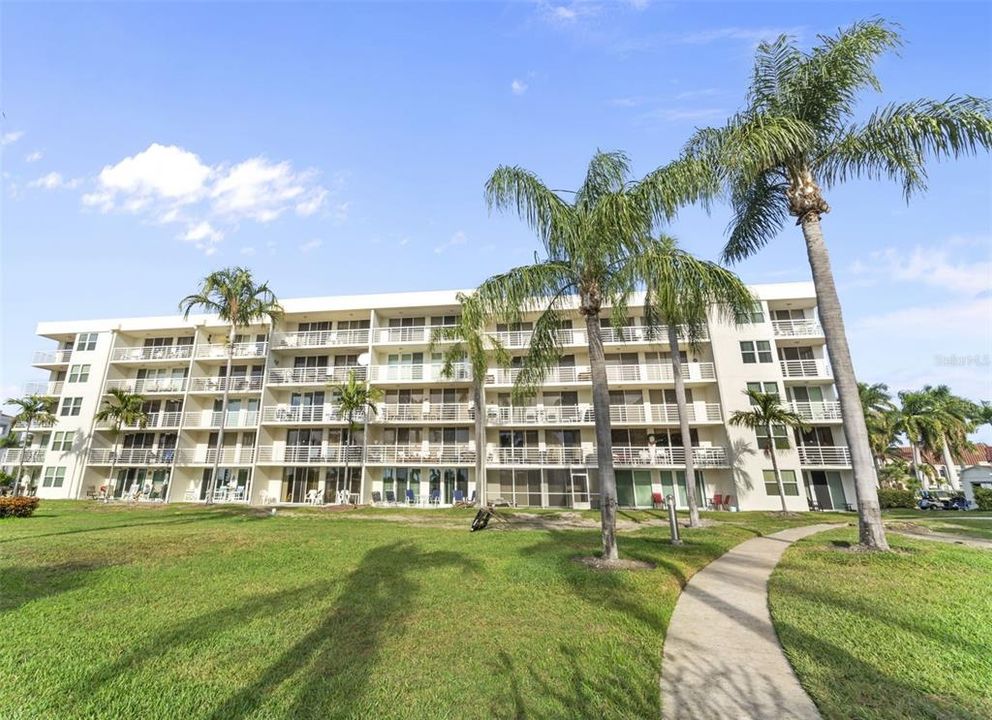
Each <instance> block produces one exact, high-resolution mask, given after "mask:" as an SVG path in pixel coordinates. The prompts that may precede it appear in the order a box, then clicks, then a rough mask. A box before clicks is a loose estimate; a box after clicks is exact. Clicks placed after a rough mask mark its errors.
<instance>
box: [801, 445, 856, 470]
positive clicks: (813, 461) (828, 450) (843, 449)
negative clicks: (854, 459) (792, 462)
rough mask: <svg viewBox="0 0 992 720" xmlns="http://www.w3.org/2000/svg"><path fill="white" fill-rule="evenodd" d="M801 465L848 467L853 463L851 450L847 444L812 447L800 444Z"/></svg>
mask: <svg viewBox="0 0 992 720" xmlns="http://www.w3.org/2000/svg"><path fill="white" fill-rule="evenodd" d="M796 449H797V450H798V451H799V464H800V465H837V466H841V467H847V466H849V465H850V464H851V451H850V449H849V448H848V447H847V446H846V445H838V446H821V447H812V446H809V445H800V446H799V447H798V448H796Z"/></svg>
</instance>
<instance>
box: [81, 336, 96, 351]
mask: <svg viewBox="0 0 992 720" xmlns="http://www.w3.org/2000/svg"><path fill="white" fill-rule="evenodd" d="M76 349H77V350H96V333H79V334H78V335H77V336H76Z"/></svg>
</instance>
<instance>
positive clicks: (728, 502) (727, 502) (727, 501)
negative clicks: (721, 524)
mask: <svg viewBox="0 0 992 720" xmlns="http://www.w3.org/2000/svg"><path fill="white" fill-rule="evenodd" d="M733 508H734V496H733V495H724V496H723V509H724V510H732V509H733Z"/></svg>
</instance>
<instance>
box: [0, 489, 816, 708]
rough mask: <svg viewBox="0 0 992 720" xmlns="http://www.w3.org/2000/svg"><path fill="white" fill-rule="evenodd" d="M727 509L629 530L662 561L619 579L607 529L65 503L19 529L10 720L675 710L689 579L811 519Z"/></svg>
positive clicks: (5, 604) (628, 551) (7, 610)
mask: <svg viewBox="0 0 992 720" xmlns="http://www.w3.org/2000/svg"><path fill="white" fill-rule="evenodd" d="M404 513H406V514H405V515H404ZM546 515H549V516H551V517H553V516H554V513H547V514H546ZM397 516H399V517H400V518H401V519H400V520H399V521H387V519H389V518H393V519H395V518H397ZM705 516H707V517H710V518H714V519H719V520H722V521H724V522H722V523H721V524H719V525H717V526H715V527H711V528H706V529H702V530H698V531H692V532H687V533H686V534H685V537H686V540H687V542H686V545H684V546H683V547H681V548H673V547H671V546H670V545H668V544H667V543H665V542H662V538H663V537H664V533H663V531H662V529H661V528H658V527H653V528H641V529H636V530H634V531H633V532H628V533H624V534H623V536H622V537H621V541H620V547H621V553H622V554H623V555H625V556H627V557H630V558H635V559H640V560H647V561H650V562H652V563H655V564H657V569H655V570H651V571H641V572H619V573H603V572H597V571H595V570H591V569H588V568H586V567H585V566H581V565H579V564H577V563H574V562H572V558H573V557H575V556H577V555H588V554H592V553H593V552H594V551H595V550H596V548H597V547H598V532H597V531H596V530H595V529H590V530H582V529H580V530H555V529H546V530H512V529H511V530H503V529H497V530H494V531H486V532H482V533H474V534H472V533H469V532H467V526H468V522H469V520H470V519H471V517H472V511H470V510H464V511H457V510H449V511H434V512H433V513H428V515H426V516H419V515H418V514H417V511H402V510H393V511H388V512H384V511H378V510H377V511H371V510H370V511H358V512H357V513H354V514H353V513H326V512H320V511H314V510H309V511H305V510H300V511H293V512H283V511H280V512H279V514H277V515H276V516H275V517H269V516H267V515H265V514H264V513H263V512H261V511H258V510H252V509H248V508H215V509H210V508H203V507H195V506H175V505H173V506H166V507H138V508H124V507H115V506H111V507H109V508H108V507H104V506H100V505H94V504H84V503H70V502H62V503H59V502H43V503H42V505H41V507H40V508H39V511H38V513H37V514H36V515H35V516H34V517H33V518H30V519H8V520H3V521H0V614H2V616H3V617H2V626H0V627H2V635H0V637H2V641H0V677H2V678H3V681H2V682H0V717H2V718H4V720H18V719H20V718H32V719H34V718H60V719H62V718H81V717H85V718H156V719H160V718H215V719H217V720H222V719H223V720H227V719H229V718H309V717H313V718H338V717H342V718H343V717H383V718H387V717H396V718H399V717H402V718H482V717H524V716H527V717H540V718H566V717H567V718H577V717H587V718H602V717H613V718H638V717H651V718H657V717H658V713H659V692H658V677H659V673H660V662H661V647H662V642H663V637H664V631H665V627H666V626H667V623H668V619H669V617H670V615H671V612H672V609H673V607H674V604H675V600H676V598H677V595H678V593H679V590H680V587H681V586H682V584H684V582H685V580H686V579H687V578H688V577H689V576H690V575H691V574H692V573H693V572H695V571H696V570H697V569H699V568H700V567H702V566H703V565H704V564H706V563H707V562H709V561H710V560H712V559H713V558H715V557H717V556H719V555H720V554H722V553H723V552H724V551H726V550H727V549H728V548H730V547H732V546H733V545H735V544H736V543H738V542H740V541H742V540H744V539H747V538H749V537H753V536H754V535H756V534H760V533H767V532H770V531H774V530H777V529H780V528H782V527H785V526H787V525H797V524H806V523H808V522H810V521H811V517H810V516H808V515H807V516H805V517H804V516H799V517H796V518H790V519H787V520H782V519H780V518H777V517H775V516H774V515H771V514H764V513H738V514H730V513H707V514H705ZM422 517H428V518H429V519H430V522H417V523H413V522H408V521H409V520H413V519H415V518H422ZM404 518H405V519H404ZM652 518H655V519H656V518H657V513H634V514H630V517H629V518H628V519H633V520H638V519H640V520H647V519H652ZM812 520H813V521H822V520H823V515H821V514H817V515H815V516H812ZM452 524H454V526H452ZM701 631H705V629H702V628H701Z"/></svg>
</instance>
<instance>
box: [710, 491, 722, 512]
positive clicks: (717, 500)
mask: <svg viewBox="0 0 992 720" xmlns="http://www.w3.org/2000/svg"><path fill="white" fill-rule="evenodd" d="M710 507H711V508H713V509H714V510H722V509H723V495H714V496H713V499H712V500H710Z"/></svg>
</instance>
